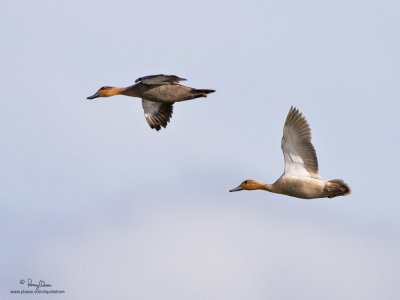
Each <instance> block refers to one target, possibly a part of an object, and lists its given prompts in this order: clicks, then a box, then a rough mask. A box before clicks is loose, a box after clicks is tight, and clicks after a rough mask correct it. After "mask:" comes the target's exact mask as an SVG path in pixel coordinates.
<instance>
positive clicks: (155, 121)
mask: <svg viewBox="0 0 400 300" xmlns="http://www.w3.org/2000/svg"><path fill="white" fill-rule="evenodd" d="M142 106H143V110H144V117H145V118H146V121H147V123H148V124H149V126H150V128H152V129H155V130H157V131H159V130H160V129H161V126H162V127H164V128H165V127H167V124H168V122H169V120H170V119H171V117H172V111H173V104H172V103H158V102H153V101H149V100H146V99H142Z"/></svg>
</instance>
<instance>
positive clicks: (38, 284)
mask: <svg viewBox="0 0 400 300" xmlns="http://www.w3.org/2000/svg"><path fill="white" fill-rule="evenodd" d="M30 286H36V290H37V291H38V290H39V288H41V287H51V284H47V283H46V282H45V281H44V280H40V281H39V283H32V279H30V278H28V287H30Z"/></svg>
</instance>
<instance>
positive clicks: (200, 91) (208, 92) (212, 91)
mask: <svg viewBox="0 0 400 300" xmlns="http://www.w3.org/2000/svg"><path fill="white" fill-rule="evenodd" d="M214 92H215V90H212V89H192V93H194V94H206V95H207V94H211V93H214Z"/></svg>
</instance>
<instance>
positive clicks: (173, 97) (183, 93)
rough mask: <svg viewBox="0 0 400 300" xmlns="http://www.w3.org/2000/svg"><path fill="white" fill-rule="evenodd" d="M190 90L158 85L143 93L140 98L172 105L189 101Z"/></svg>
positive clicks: (177, 86)
mask: <svg viewBox="0 0 400 300" xmlns="http://www.w3.org/2000/svg"><path fill="white" fill-rule="evenodd" d="M190 90H191V89H190V88H188V87H185V86H182V85H159V86H156V87H154V88H152V89H149V90H147V91H145V92H144V93H143V95H142V98H144V99H147V100H150V101H154V102H161V103H174V102H178V101H185V100H189V99H191V95H190Z"/></svg>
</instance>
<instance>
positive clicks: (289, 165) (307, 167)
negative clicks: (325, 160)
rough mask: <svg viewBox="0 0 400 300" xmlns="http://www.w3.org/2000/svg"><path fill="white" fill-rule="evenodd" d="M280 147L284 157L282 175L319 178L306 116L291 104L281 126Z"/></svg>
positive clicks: (315, 155)
mask: <svg viewBox="0 0 400 300" xmlns="http://www.w3.org/2000/svg"><path fill="white" fill-rule="evenodd" d="M281 148H282V151H283V156H284V159H285V172H284V174H283V176H295V177H313V178H320V177H319V175H318V160H317V154H316V153H315V149H314V146H313V145H312V143H311V129H310V126H309V125H308V123H307V120H306V118H304V117H303V115H302V114H301V113H300V111H299V110H298V109H297V108H295V107H293V106H292V107H291V108H290V110H289V113H288V115H287V118H286V122H285V126H284V128H283V137H282V143H281Z"/></svg>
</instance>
